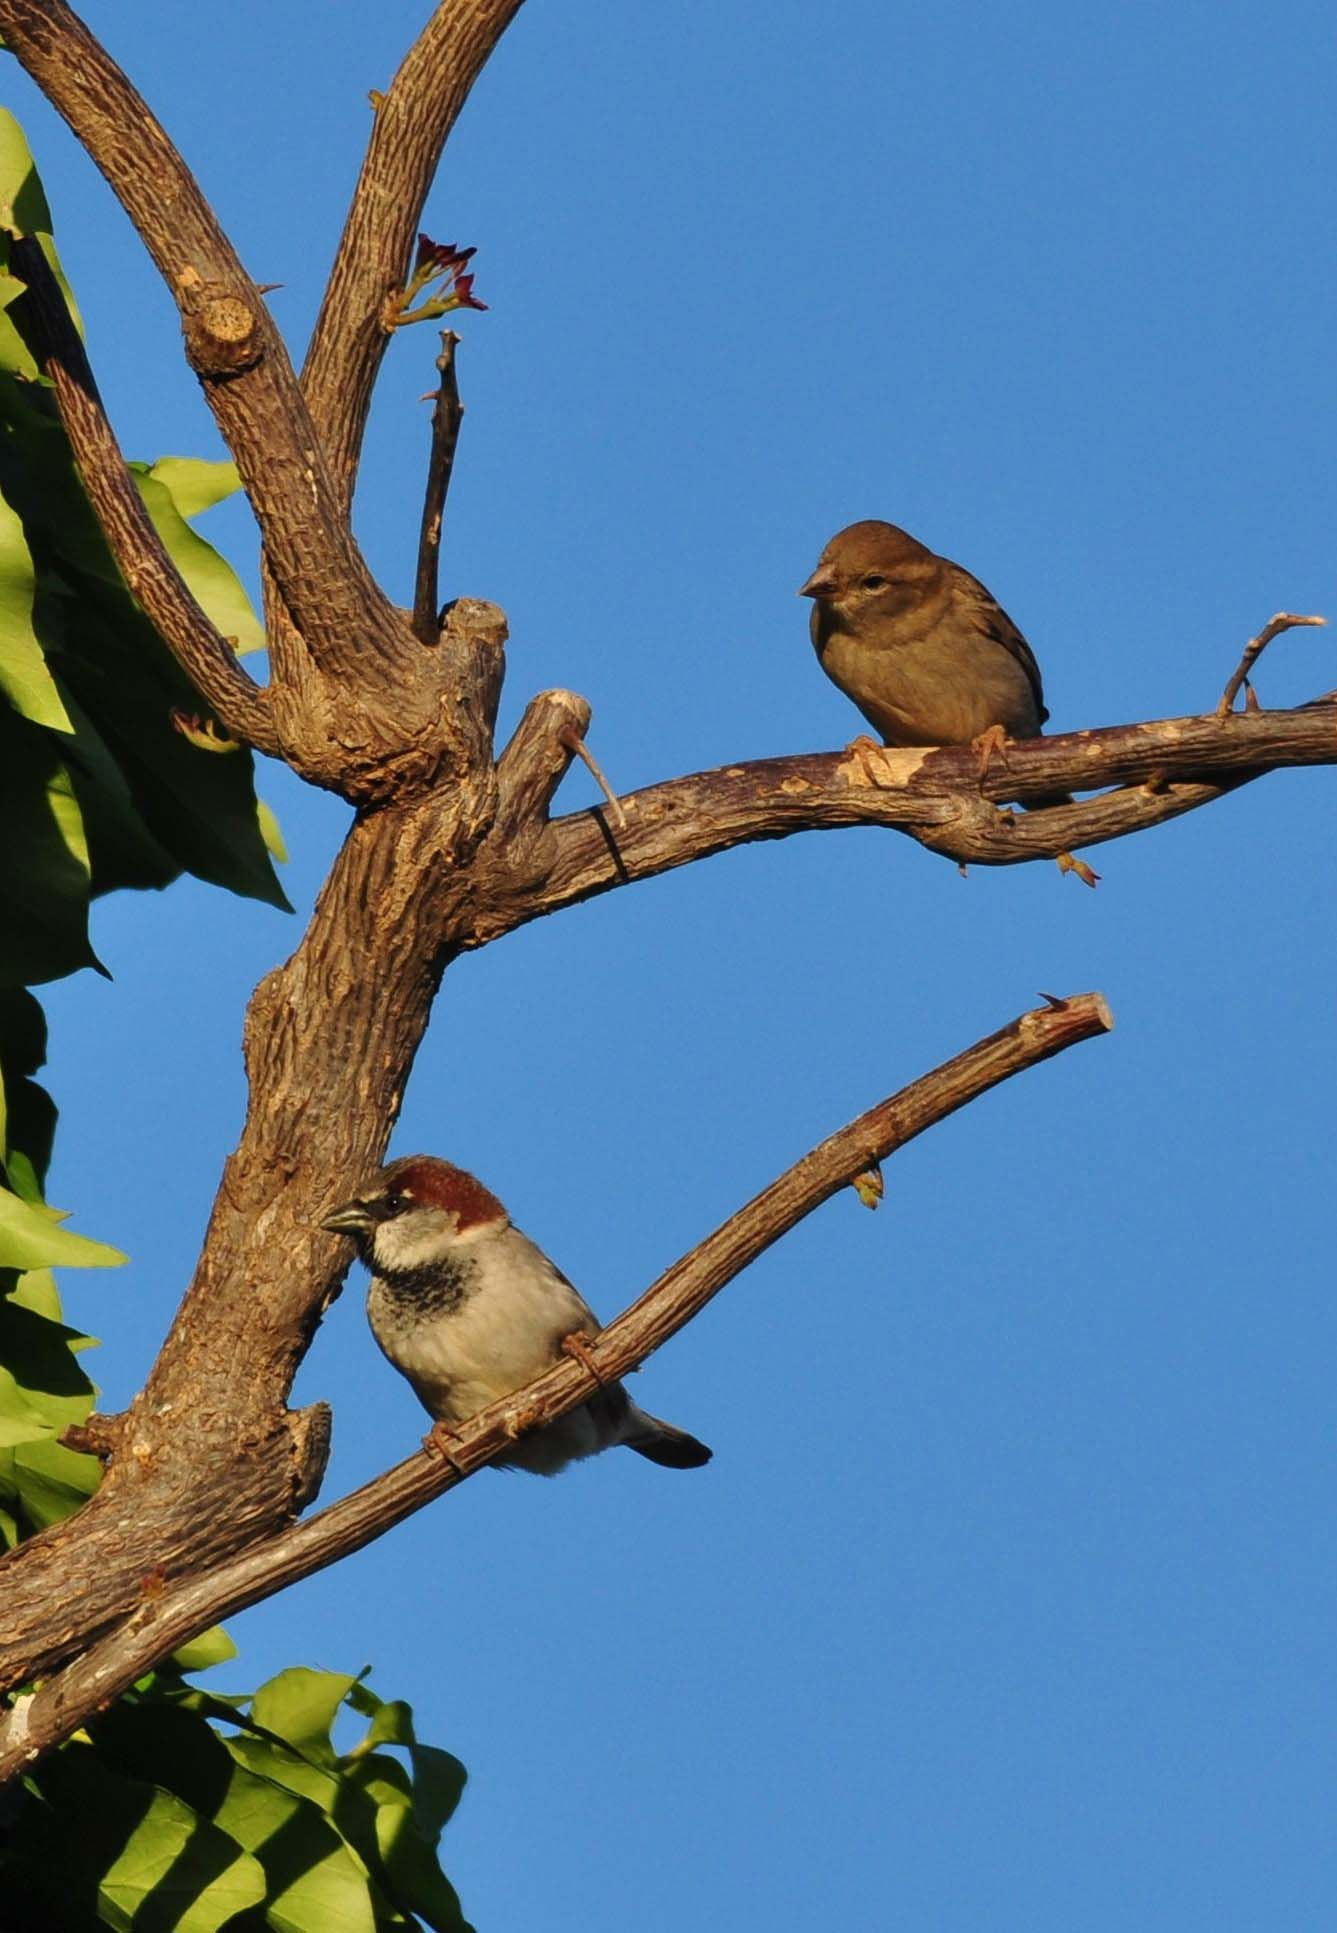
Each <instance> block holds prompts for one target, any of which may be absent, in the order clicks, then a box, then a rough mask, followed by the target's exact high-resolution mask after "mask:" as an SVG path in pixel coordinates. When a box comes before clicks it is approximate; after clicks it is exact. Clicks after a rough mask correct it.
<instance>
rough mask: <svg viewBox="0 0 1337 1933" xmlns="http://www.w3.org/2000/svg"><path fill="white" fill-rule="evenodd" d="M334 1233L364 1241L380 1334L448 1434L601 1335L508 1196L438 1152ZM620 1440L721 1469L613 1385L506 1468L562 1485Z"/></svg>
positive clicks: (370, 1197)
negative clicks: (517, 1220) (514, 1213)
mask: <svg viewBox="0 0 1337 1933" xmlns="http://www.w3.org/2000/svg"><path fill="white" fill-rule="evenodd" d="M321 1226H322V1227H323V1228H330V1229H334V1230H335V1231H336V1232H337V1233H339V1234H341V1235H351V1236H352V1237H353V1240H354V1241H355V1242H356V1243H357V1248H358V1254H359V1255H360V1256H361V1258H362V1260H363V1261H364V1262H365V1263H366V1265H367V1267H368V1268H369V1269H370V1270H371V1289H370V1292H369V1293H368V1296H367V1318H368V1320H369V1321H370V1323H371V1332H372V1334H373V1335H374V1336H375V1338H376V1340H377V1342H378V1343H379V1344H380V1345H381V1348H382V1349H383V1350H384V1351H385V1353H386V1355H387V1356H388V1357H389V1358H390V1361H391V1362H392V1363H393V1364H394V1366H395V1368H396V1369H398V1370H401V1371H402V1372H403V1374H404V1375H405V1376H407V1378H408V1380H409V1381H410V1383H412V1385H413V1388H414V1390H415V1391H416V1392H417V1395H418V1398H419V1400H420V1401H421V1403H422V1404H423V1406H424V1407H425V1408H426V1409H427V1410H428V1411H429V1413H430V1414H431V1415H432V1416H434V1417H435V1418H436V1419H437V1421H438V1422H439V1423H441V1424H444V1425H445V1426H446V1430H447V1436H448V1433H449V1427H450V1426H451V1425H452V1424H456V1423H463V1422H465V1421H466V1420H467V1419H468V1418H469V1417H471V1416H476V1415H477V1414H478V1412H479V1410H481V1409H486V1407H487V1405H488V1404H489V1403H495V1402H497V1401H498V1400H499V1399H500V1398H501V1397H503V1396H509V1395H510V1394H511V1392H512V1391H513V1390H517V1389H521V1388H523V1386H524V1385H525V1384H526V1383H528V1382H532V1380H533V1379H534V1377H535V1376H538V1375H539V1374H541V1372H542V1371H543V1370H545V1369H549V1368H551V1366H552V1365H553V1364H554V1363H556V1362H560V1361H561V1358H562V1355H563V1351H564V1345H566V1344H567V1342H568V1338H570V1339H571V1344H570V1347H569V1348H567V1350H566V1353H569V1354H574V1355H579V1354H580V1339H581V1338H582V1337H585V1336H596V1335H598V1333H599V1324H598V1321H597V1319H596V1318H595V1316H594V1313H593V1311H592V1310H591V1309H590V1307H589V1305H588V1304H587V1303H586V1301H585V1300H584V1298H583V1296H581V1295H580V1293H579V1292H578V1291H577V1290H576V1289H574V1288H573V1287H572V1285H571V1284H570V1283H569V1282H568V1281H567V1279H566V1277H565V1276H564V1275H563V1274H562V1272H561V1270H560V1269H559V1268H557V1267H556V1266H555V1264H553V1263H552V1262H550V1261H549V1260H548V1258H547V1256H546V1255H545V1254H544V1253H543V1250H542V1249H541V1248H538V1247H536V1246H535V1244H534V1243H533V1242H531V1241H530V1239H529V1237H528V1236H527V1235H522V1234H521V1232H520V1230H519V1229H518V1228H515V1227H513V1226H512V1223H511V1218H510V1216H509V1215H508V1214H507V1213H506V1210H505V1209H504V1208H503V1207H502V1205H501V1203H500V1202H499V1201H498V1200H497V1197H496V1196H495V1195H494V1194H492V1193H491V1192H490V1190H488V1189H487V1188H485V1187H484V1186H483V1184H482V1182H481V1181H476V1180H475V1179H474V1177H473V1176H472V1175H470V1174H466V1173H465V1172H464V1170H463V1169H462V1168H455V1167H452V1166H451V1164H450V1162H448V1161H438V1160H437V1159H436V1157H435V1156H434V1155H429V1154H412V1155H406V1156H405V1157H404V1158H403V1159H402V1160H400V1161H392V1162H391V1163H390V1166H389V1167H388V1168H382V1169H381V1170H380V1172H379V1173H378V1174H375V1175H373V1176H372V1177H371V1179H370V1180H369V1181H368V1182H367V1184H366V1186H365V1187H364V1188H363V1189H362V1190H361V1192H360V1193H359V1194H357V1195H355V1196H354V1198H353V1200H352V1201H349V1202H345V1203H344V1205H343V1206H342V1207H341V1208H336V1209H334V1210H333V1211H332V1212H331V1213H330V1214H328V1215H326V1216H324V1217H323V1219H322V1222H321ZM615 1443H625V1444H626V1446H627V1448H628V1449H630V1450H636V1451H638V1452H639V1453H640V1455H641V1456H644V1457H648V1458H649V1459H650V1461H651V1462H652V1463H662V1464H664V1465H665V1467H666V1468H668V1469H670V1470H692V1469H695V1468H696V1466H697V1465H698V1464H701V1463H708V1462H709V1461H710V1451H709V1450H708V1449H707V1448H706V1446H705V1444H704V1443H698V1442H697V1440H696V1438H695V1437H694V1436H689V1435H688V1434H687V1432H686V1431H685V1430H678V1429H674V1427H673V1425H672V1424H671V1423H661V1422H660V1421H659V1419H658V1417H655V1416H647V1414H646V1412H645V1411H644V1410H643V1409H638V1408H637V1406H636V1404H635V1403H633V1402H632V1400H631V1398H630V1397H629V1396H628V1394H627V1392H626V1390H625V1389H624V1388H623V1387H622V1385H621V1383H608V1384H605V1385H604V1387H603V1388H602V1389H600V1390H599V1391H598V1393H597V1394H596V1395H594V1396H592V1397H591V1398H590V1400H589V1401H588V1402H587V1403H583V1404H582V1405H581V1407H580V1408H579V1409H574V1410H572V1411H570V1413H569V1414H568V1415H566V1416H562V1417H559V1418H558V1420H557V1421H556V1422H555V1423H546V1424H545V1425H544V1426H543V1428H542V1429H540V1430H532V1431H530V1432H529V1433H528V1434H527V1435H525V1436H522V1437H521V1438H519V1440H518V1441H517V1442H516V1444H515V1447H514V1448H513V1449H511V1450H508V1451H507V1452H506V1454H505V1455H504V1456H500V1457H498V1458H497V1462H498V1463H506V1464H511V1465H513V1466H514V1467H515V1468H517V1469H521V1470H531V1471H533V1472H534V1473H535V1475H537V1476H545V1477H547V1476H555V1475H556V1473H557V1472H558V1471H559V1470H561V1469H562V1468H564V1467H565V1465H566V1464H568V1463H572V1462H574V1461H575V1460H576V1458H577V1457H583V1456H593V1455H594V1454H595V1452H596V1451H598V1450H607V1449H611V1448H612V1446H613V1445H614V1444H615Z"/></svg>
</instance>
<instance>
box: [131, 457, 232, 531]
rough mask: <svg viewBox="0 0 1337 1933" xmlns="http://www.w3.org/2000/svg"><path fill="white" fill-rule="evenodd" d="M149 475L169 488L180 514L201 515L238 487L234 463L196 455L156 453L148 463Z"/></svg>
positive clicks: (223, 500) (222, 501)
mask: <svg viewBox="0 0 1337 1933" xmlns="http://www.w3.org/2000/svg"><path fill="white" fill-rule="evenodd" d="M149 475H150V476H153V477H156V478H157V479H158V481H159V483H161V484H162V485H163V487H164V489H166V490H169V491H170V492H171V494H172V501H173V502H174V503H175V505H176V507H177V509H178V510H179V511H180V512H181V515H182V516H183V517H198V516H201V515H202V514H203V513H204V511H206V510H212V509H213V507H214V505H215V504H216V503H224V502H226V500H227V499H228V498H229V497H235V496H236V494H237V492H238V490H240V488H241V477H240V476H239V475H238V472H237V466H236V464H235V463H233V462H231V461H227V460H225V461H222V462H210V461H209V460H208V459H207V458H205V457H200V456H160V457H159V458H158V461H157V462H156V463H154V464H151V465H150V466H149Z"/></svg>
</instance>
